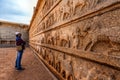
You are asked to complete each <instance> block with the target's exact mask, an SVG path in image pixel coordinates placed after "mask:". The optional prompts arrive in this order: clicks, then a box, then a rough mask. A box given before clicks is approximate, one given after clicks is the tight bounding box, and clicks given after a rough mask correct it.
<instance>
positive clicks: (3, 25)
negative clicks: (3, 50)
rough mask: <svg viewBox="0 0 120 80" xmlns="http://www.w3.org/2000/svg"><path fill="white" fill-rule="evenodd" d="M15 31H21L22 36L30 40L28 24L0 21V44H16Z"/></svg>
mask: <svg viewBox="0 0 120 80" xmlns="http://www.w3.org/2000/svg"><path fill="white" fill-rule="evenodd" d="M15 32H21V33H22V38H23V39H24V40H25V41H28V25H26V24H18V23H12V22H6V21H0V46H1V47H2V46H13V45H15V39H16V36H15ZM9 44H10V45H9Z"/></svg>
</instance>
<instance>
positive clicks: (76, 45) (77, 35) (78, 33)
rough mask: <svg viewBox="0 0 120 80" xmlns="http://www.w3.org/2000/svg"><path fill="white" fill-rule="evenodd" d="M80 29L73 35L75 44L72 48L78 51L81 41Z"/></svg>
mask: <svg viewBox="0 0 120 80" xmlns="http://www.w3.org/2000/svg"><path fill="white" fill-rule="evenodd" d="M80 35H81V33H80V29H79V28H78V27H77V28H76V30H75V32H73V33H72V37H73V43H72V48H75V49H78V47H79V40H80V38H79V37H80Z"/></svg>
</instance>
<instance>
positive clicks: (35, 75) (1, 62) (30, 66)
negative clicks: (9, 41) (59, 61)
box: [0, 48, 57, 80]
mask: <svg viewBox="0 0 120 80" xmlns="http://www.w3.org/2000/svg"><path fill="white" fill-rule="evenodd" d="M15 59H16V50H15V48H0V80H57V79H56V78H55V77H54V76H53V74H52V73H51V72H50V71H49V70H48V69H46V67H45V66H44V65H43V64H42V63H41V62H40V61H38V60H37V59H36V57H35V56H34V55H33V54H32V51H31V50H30V49H29V48H27V49H26V50H25V52H24V54H23V58H22V65H23V67H24V68H25V70H23V71H17V70H15V68H14V63H15Z"/></svg>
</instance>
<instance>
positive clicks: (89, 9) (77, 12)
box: [29, 0, 120, 80]
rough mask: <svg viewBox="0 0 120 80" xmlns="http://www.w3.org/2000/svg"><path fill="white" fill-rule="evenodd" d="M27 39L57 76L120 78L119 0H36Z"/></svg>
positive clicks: (83, 79) (72, 79)
mask: <svg viewBox="0 0 120 80" xmlns="http://www.w3.org/2000/svg"><path fill="white" fill-rule="evenodd" d="M29 41H30V43H29V44H30V46H31V48H32V49H33V51H34V52H35V53H36V54H37V56H38V57H39V58H40V59H41V60H42V61H43V62H44V63H45V64H46V65H47V66H48V68H49V69H50V70H52V71H53V72H54V73H55V75H57V76H58V77H59V78H60V80H120V0H39V1H38V4H37V7H36V9H35V13H34V15H33V18H32V21H31V24H30V30H29Z"/></svg>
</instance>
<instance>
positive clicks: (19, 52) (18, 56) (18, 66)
mask: <svg viewBox="0 0 120 80" xmlns="http://www.w3.org/2000/svg"><path fill="white" fill-rule="evenodd" d="M22 55H23V50H22V51H18V52H17V58H16V62H15V67H16V68H17V69H20V68H21V59H22Z"/></svg>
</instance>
